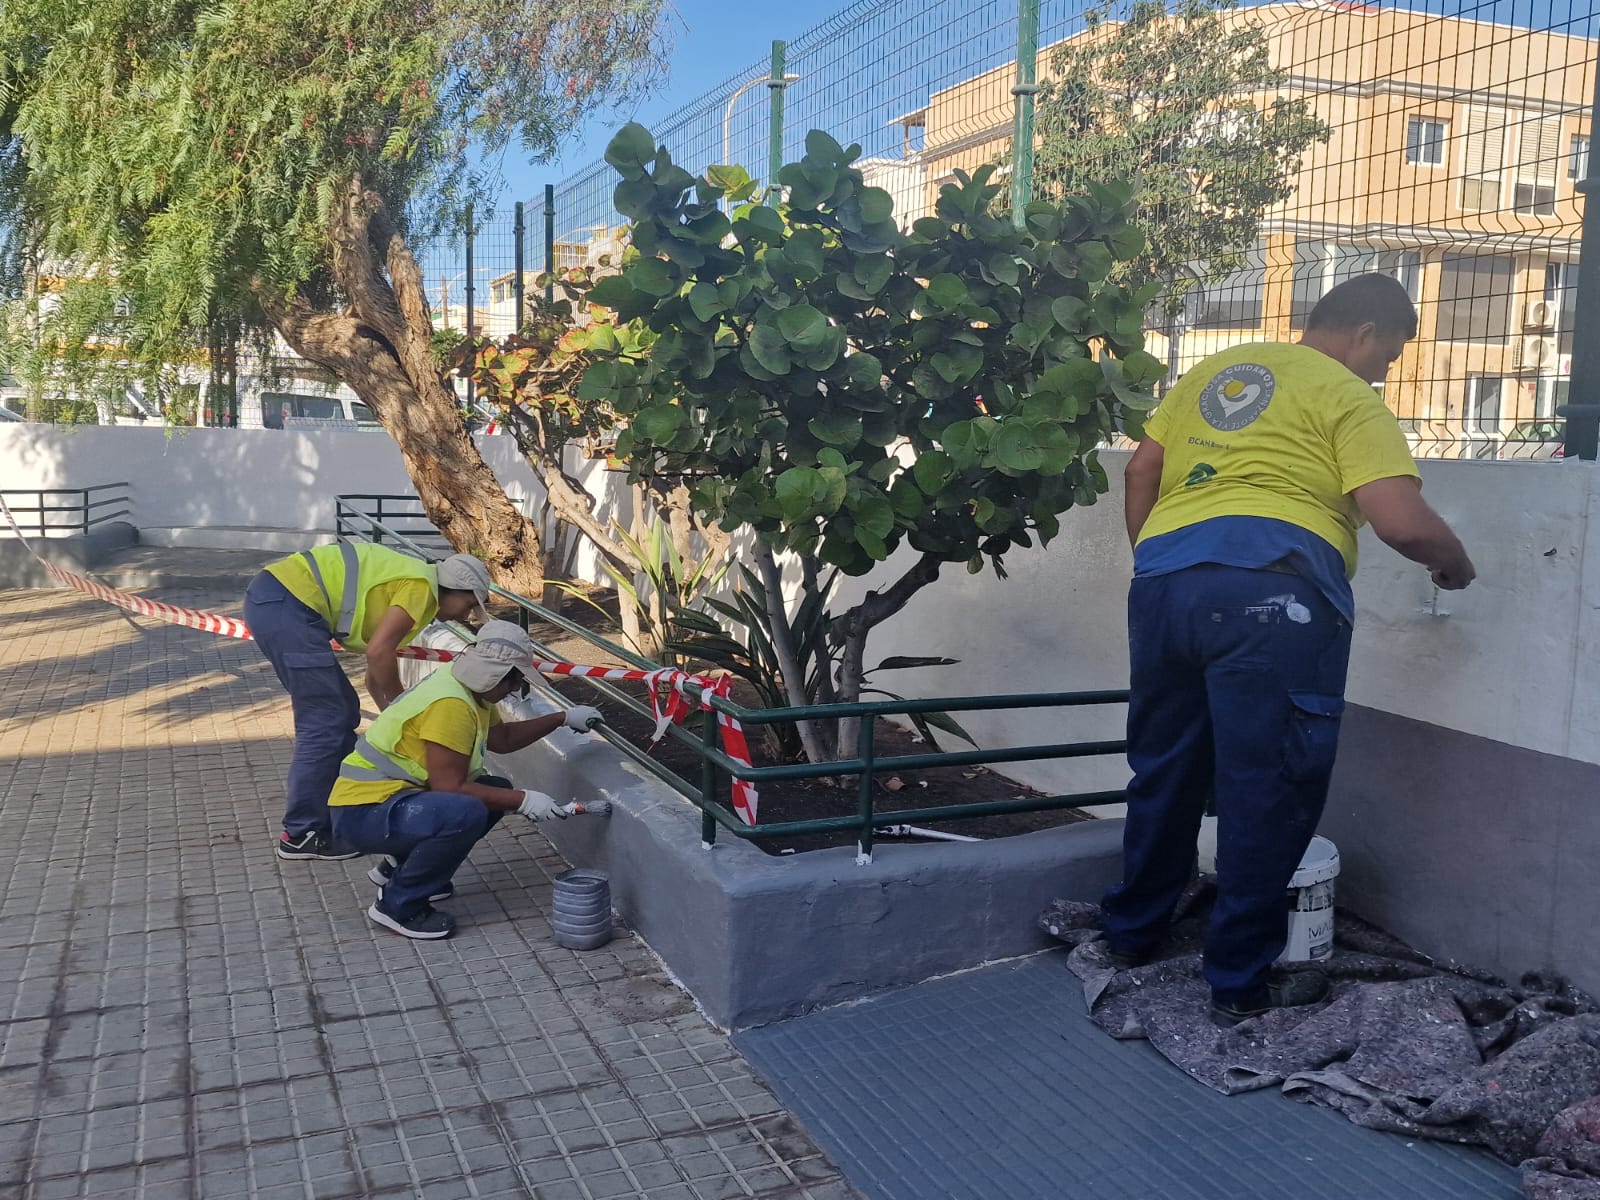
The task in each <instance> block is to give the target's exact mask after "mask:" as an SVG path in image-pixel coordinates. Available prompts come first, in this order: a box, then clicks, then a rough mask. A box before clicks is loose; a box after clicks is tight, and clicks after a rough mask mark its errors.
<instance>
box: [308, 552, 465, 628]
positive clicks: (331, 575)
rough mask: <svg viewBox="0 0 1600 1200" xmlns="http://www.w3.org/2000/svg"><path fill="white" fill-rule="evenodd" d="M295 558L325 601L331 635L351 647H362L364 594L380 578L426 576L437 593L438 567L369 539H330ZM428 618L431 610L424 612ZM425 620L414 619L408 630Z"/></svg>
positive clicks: (364, 619) (364, 611)
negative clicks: (361, 540)
mask: <svg viewBox="0 0 1600 1200" xmlns="http://www.w3.org/2000/svg"><path fill="white" fill-rule="evenodd" d="M299 557H300V558H301V559H303V560H304V561H305V564H306V566H307V567H308V568H309V569H310V571H311V581H312V582H313V583H314V584H316V586H317V590H318V591H319V592H320V593H321V594H322V598H323V600H324V602H325V604H326V608H325V610H324V613H323V615H324V616H326V617H327V618H328V624H329V626H330V627H331V628H332V629H333V636H334V637H336V638H338V639H339V641H340V642H341V643H343V644H344V645H345V646H347V647H349V648H350V649H352V650H360V649H363V648H364V647H365V644H366V638H365V636H364V634H365V631H366V627H367V597H368V596H369V595H371V594H372V589H373V588H375V587H377V586H378V585H379V584H380V583H388V582H389V581H390V580H394V579H419V578H420V579H426V580H427V581H428V585H429V587H430V588H432V590H433V594H434V596H435V597H437V596H438V594H439V568H438V567H437V566H436V565H435V564H433V563H428V562H423V561H422V560H420V559H416V558H412V557H411V556H410V555H409V554H401V553H400V552H399V551H398V550H391V549H389V548H388V547H387V546H378V545H374V544H373V543H372V542H356V543H351V542H334V543H333V544H332V545H327V546H317V547H315V548H313V549H311V550H302V551H300V555H299ZM429 619H431V614H429ZM427 623H428V622H427V620H419V621H418V622H417V623H416V624H415V625H413V626H412V632H413V633H415V632H416V631H418V630H420V629H421V628H422V626H424V625H426V624H427Z"/></svg>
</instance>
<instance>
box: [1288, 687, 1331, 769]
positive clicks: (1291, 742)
mask: <svg viewBox="0 0 1600 1200" xmlns="http://www.w3.org/2000/svg"><path fill="white" fill-rule="evenodd" d="M1289 703H1290V704H1291V705H1293V706H1294V707H1293V709H1292V711H1291V713H1290V717H1289V732H1288V735H1287V739H1286V741H1285V744H1284V748H1283V775H1284V778H1285V779H1289V780H1292V781H1293V782H1295V783H1310V782H1313V781H1314V780H1317V779H1325V778H1327V776H1328V774H1329V773H1330V772H1331V771H1332V770H1333V760H1334V756H1335V755H1336V754H1337V753H1338V752H1339V719H1340V718H1341V717H1343V716H1344V697H1343V696H1329V695H1325V694H1323V693H1321V692H1290V693H1289Z"/></svg>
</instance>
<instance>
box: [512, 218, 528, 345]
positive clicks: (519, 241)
mask: <svg viewBox="0 0 1600 1200" xmlns="http://www.w3.org/2000/svg"><path fill="white" fill-rule="evenodd" d="M522 215H523V214H522V201H521V200H518V201H517V207H516V219H515V220H514V221H513V222H512V225H511V243H512V246H511V252H512V258H513V259H514V260H515V262H514V265H513V270H514V271H515V272H516V274H515V277H514V279H513V282H512V284H511V294H512V297H513V298H514V300H515V301H516V314H517V315H516V323H515V324H514V325H513V326H512V327H511V332H512V333H521V332H522V312H523V308H522V305H523V300H524V299H525V297H524V296H523V289H522V273H523V271H524V269H525V264H524V261H523V259H524V255H523V241H524V239H526V238H527V236H528V227H527V224H526V223H525V222H524V221H523V219H522Z"/></svg>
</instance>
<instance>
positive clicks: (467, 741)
mask: <svg viewBox="0 0 1600 1200" xmlns="http://www.w3.org/2000/svg"><path fill="white" fill-rule="evenodd" d="M499 723H500V714H499V713H498V712H497V711H495V710H494V709H493V708H483V707H481V706H479V705H476V704H467V703H466V702H465V701H462V700H457V699H455V698H454V697H445V698H444V699H442V700H436V701H434V702H433V703H432V704H430V705H428V707H427V708H425V709H423V710H422V711H421V712H419V713H418V714H417V715H416V716H414V717H412V718H411V719H410V720H409V721H407V722H406V723H405V724H404V725H403V726H402V727H401V730H400V740H399V742H398V743H396V745H395V752H396V753H397V754H398V755H399V757H401V758H404V759H406V760H408V761H410V762H414V763H426V762H427V761H428V748H427V746H425V745H424V744H423V743H425V742H432V743H434V744H435V745H437V746H443V747H445V748H446V749H449V750H455V751H457V752H458V753H460V754H465V755H467V756H469V757H470V756H471V754H472V750H473V747H474V746H476V745H477V744H478V739H479V738H480V737H485V736H487V735H488V732H489V730H490V729H491V728H493V727H494V726H495V725H498V724H499ZM412 786H413V785H411V784H405V783H401V782H400V781H399V780H395V779H375V780H356V779H340V780H338V781H337V782H336V783H335V784H334V785H333V792H332V794H331V795H329V797H328V803H329V804H330V805H346V804H382V803H383V802H384V801H385V800H387V799H388V798H389V797H390V796H392V795H394V794H395V793H396V792H398V791H400V790H401V789H402V788H404V789H407V790H410V788H411V787H412Z"/></svg>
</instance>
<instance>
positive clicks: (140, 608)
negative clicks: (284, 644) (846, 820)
mask: <svg viewBox="0 0 1600 1200" xmlns="http://www.w3.org/2000/svg"><path fill="white" fill-rule="evenodd" d="M0 514H3V515H4V516H5V519H6V521H7V523H8V524H9V525H10V526H11V529H12V531H13V532H14V533H15V534H16V535H17V539H18V540H19V541H20V542H21V543H22V545H23V548H24V549H26V550H27V551H28V553H29V554H31V555H32V556H33V558H34V561H36V562H37V563H38V564H39V565H40V566H41V567H43V568H44V570H45V574H47V575H48V576H49V577H50V578H51V579H53V580H55V581H56V582H57V583H59V584H62V585H63V586H65V587H69V588H72V589H74V590H75V591H79V592H83V593H84V594H85V595H89V596H93V597H94V598H95V599H96V600H104V601H105V602H106V603H107V604H114V605H116V606H117V607H118V608H121V609H126V610H127V611H128V612H131V613H138V614H139V615H140V616H145V617H154V618H156V620H158V621H165V622H166V623H167V624H169V625H182V626H185V627H186V628H189V629H199V630H201V631H202V632H205V633H213V634H216V635H218V636H220V637H229V638H240V639H246V640H250V638H251V634H250V629H249V627H248V626H247V625H246V624H245V623H244V622H243V621H241V620H239V619H238V618H237V617H229V616H224V615H223V614H222V613H214V612H204V611H201V610H199V609H193V608H179V607H178V606H176V605H173V604H163V603H162V602H161V601H159V600H147V599H145V598H144V597H143V596H135V595H133V594H132V593H130V592H124V591H119V590H118V589H116V588H112V587H107V586H106V585H105V584H103V583H97V582H95V581H94V580H93V579H88V578H85V577H84V576H82V575H79V574H77V573H75V572H73V571H67V570H64V569H62V568H61V567H58V566H56V565H55V564H54V563H52V562H48V561H46V560H45V559H43V558H41V557H40V556H39V554H38V553H37V552H36V551H35V550H34V548H33V546H32V545H30V544H29V542H28V539H27V537H26V536H25V535H24V534H23V532H22V529H21V527H20V526H19V525H18V524H17V521H16V518H15V517H13V516H12V515H11V509H10V508H9V507H8V506H7V505H6V501H5V497H4V496H3V495H0ZM333 646H334V648H335V649H340V650H342V649H344V647H342V646H340V645H339V643H338V642H334V643H333ZM397 653H398V654H399V655H400V657H402V658H415V659H420V660H422V661H423V662H437V663H444V662H449V661H450V660H451V659H453V658H455V654H454V653H453V652H452V651H449V650H436V649H433V648H432V647H429V646H402V647H401V648H400V649H399V651H398V652H397ZM533 669H534V670H536V671H538V672H539V673H540V674H541V675H573V676H577V677H579V678H585V679H610V680H629V681H632V682H638V683H643V684H645V685H646V690H647V691H648V692H649V695H650V710H651V712H652V713H653V714H654V715H655V722H656V729H655V736H654V738H653V739H652V740H651V745H652V746H654V745H655V744H656V743H658V742H660V740H661V739H662V737H663V736H665V734H666V731H667V726H668V725H672V724H675V723H681V722H682V721H683V719H684V718H685V717H687V716H688V715H689V713H690V712H691V711H692V710H693V707H694V705H693V702H692V701H691V700H690V699H689V697H688V695H687V694H686V692H685V690H684V689H685V687H686V686H688V685H690V684H693V685H695V686H697V687H699V688H700V689H701V691H700V707H701V709H702V710H703V711H705V712H716V717H717V726H718V729H719V731H720V733H721V741H722V746H723V749H724V750H725V751H726V752H727V755H728V757H729V758H731V759H733V760H734V761H735V762H737V763H739V764H740V765H742V766H746V767H748V766H750V765H751V759H750V744H749V742H748V740H747V739H746V738H745V733H744V727H743V726H742V725H740V724H739V722H738V721H737V720H736V719H735V718H733V717H730V716H729V715H728V714H727V713H724V712H718V711H717V710H715V709H713V708H712V707H711V698H712V697H713V696H722V697H724V698H726V697H727V696H728V695H729V694H730V692H731V690H732V687H733V677H732V676H731V675H720V676H715V677H712V676H706V675H691V674H689V672H687V671H680V670H678V669H677V668H675V667H663V668H661V669H660V670H656V671H641V670H636V669H632V668H627V667H585V666H580V665H578V664H577V663H569V662H544V661H536V662H535V663H534V664H533ZM663 690H665V693H666V694H665V697H663V695H662V692H663ZM756 804H757V793H756V786H755V784H753V783H751V782H749V781H748V780H744V779H735V780H734V781H733V807H734V811H735V812H737V813H738V814H739V816H740V817H741V818H743V819H744V822H745V824H747V825H754V824H755V823H756Z"/></svg>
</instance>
